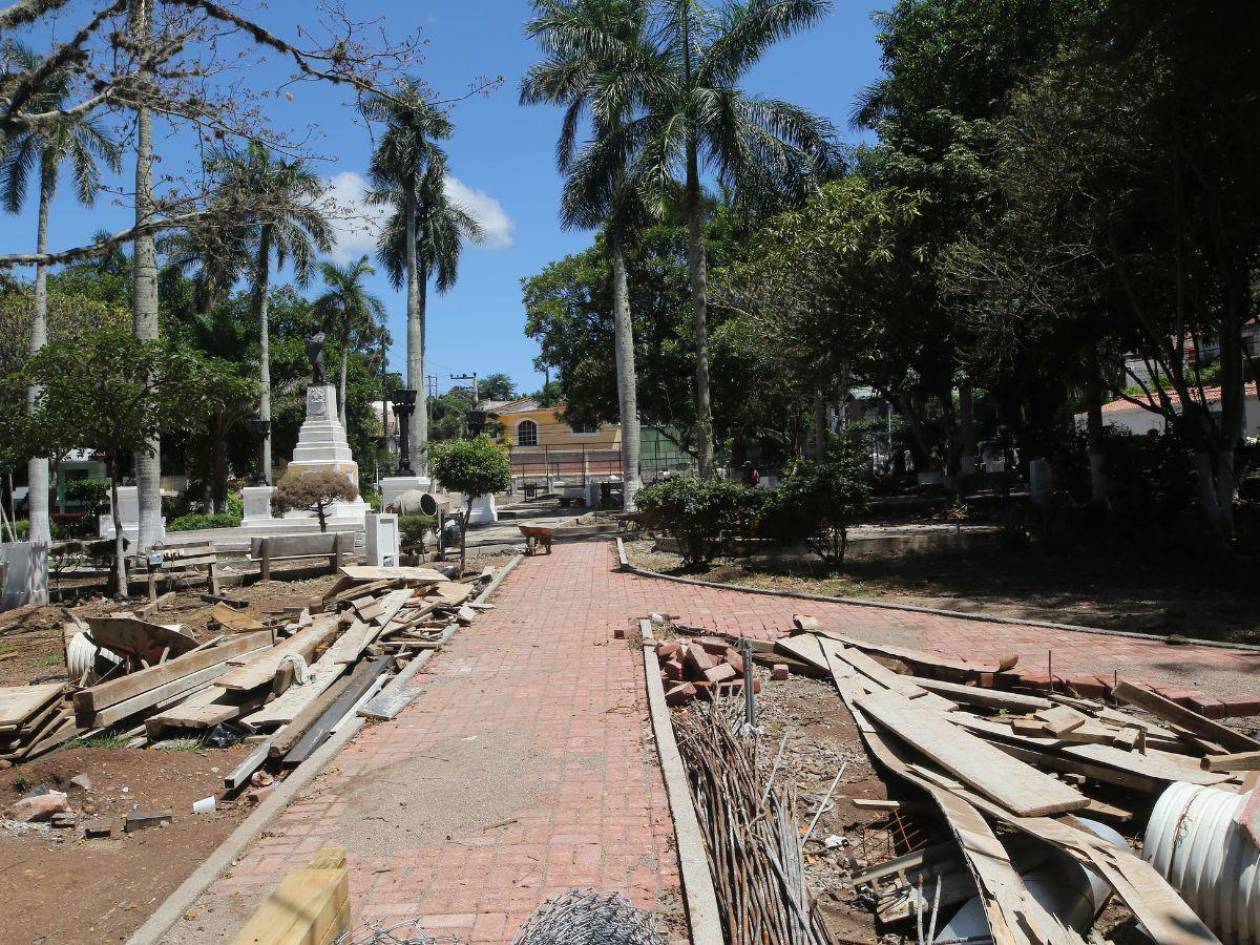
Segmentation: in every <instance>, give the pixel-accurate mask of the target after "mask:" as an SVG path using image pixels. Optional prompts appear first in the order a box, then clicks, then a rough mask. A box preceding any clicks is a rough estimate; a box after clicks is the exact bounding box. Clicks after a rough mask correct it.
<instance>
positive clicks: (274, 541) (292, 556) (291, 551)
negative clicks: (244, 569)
mask: <svg viewBox="0 0 1260 945" xmlns="http://www.w3.org/2000/svg"><path fill="white" fill-rule="evenodd" d="M353 553H354V533H353V532H324V533H321V534H319V535H276V536H274V537H270V538H251V539H250V541H249V556H250V558H251V559H252V560H254V561H260V562H262V564H261V579H262V580H264V581H270V580H271V563H272V562H273V561H298V560H301V559H303V558H327V559H328V567H329V568H331V569H332V571H333V573H334V574H335V573H337V570H338V569H339V568H340V567H341V566H342V565H343V564H345V561H346V559H347V558H349V556H350V555H352V554H353Z"/></svg>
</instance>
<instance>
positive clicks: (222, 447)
mask: <svg viewBox="0 0 1260 945" xmlns="http://www.w3.org/2000/svg"><path fill="white" fill-rule="evenodd" d="M209 433H210V482H211V487H210V511H211V512H213V513H215V514H219V513H222V512H226V511H227V428H226V426H225V425H224V423H223V422H222V419H221V418H216V420H215V422H214V423H212V424H211V425H210V430H209Z"/></svg>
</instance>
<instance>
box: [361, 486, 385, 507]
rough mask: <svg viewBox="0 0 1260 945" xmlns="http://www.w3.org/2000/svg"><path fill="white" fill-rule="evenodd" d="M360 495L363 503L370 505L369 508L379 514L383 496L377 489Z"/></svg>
mask: <svg viewBox="0 0 1260 945" xmlns="http://www.w3.org/2000/svg"><path fill="white" fill-rule="evenodd" d="M360 494H361V495H362V496H363V501H364V502H366V503H367V504H368V507H369V508H371V510H372V511H373V512H379V511H380V510H381V494H380V493H379V492H377V491H376V490H375V489H368V490H366V491H363V492H361V493H360Z"/></svg>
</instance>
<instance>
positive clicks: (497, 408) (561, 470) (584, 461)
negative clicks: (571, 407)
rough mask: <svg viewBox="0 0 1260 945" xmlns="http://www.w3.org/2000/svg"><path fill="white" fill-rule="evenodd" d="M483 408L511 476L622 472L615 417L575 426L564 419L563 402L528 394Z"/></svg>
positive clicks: (585, 475)
mask: <svg viewBox="0 0 1260 945" xmlns="http://www.w3.org/2000/svg"><path fill="white" fill-rule="evenodd" d="M482 409H483V410H484V411H485V412H486V415H487V420H490V421H495V422H497V423H498V426H499V431H500V437H501V440H502V442H503V443H505V444H506V445H507V447H508V449H509V451H510V454H511V458H512V475H513V477H514V478H517V479H521V478H527V479H532V478H542V477H547V476H552V477H554V476H561V477H574V478H576V477H581V478H582V479H583V480H585V479H587V478H599V479H602V478H607V477H609V476H614V475H615V476H620V475H621V427H620V426H618V425H617V424H615V423H603V424H597V425H595V426H592V427H586V428H579V427H575V426H572V425H570V424H569V422H568V421H567V420H565V419H564V404H563V403H559V404H556V405H554V406H551V407H544V406H542V405H541V404H539V403H538V401H537V400H535V399H534V398H532V397H518V398H517V399H516V400H506V401H489V402H487V403H484V404H483V405H482Z"/></svg>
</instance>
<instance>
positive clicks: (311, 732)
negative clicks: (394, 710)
mask: <svg viewBox="0 0 1260 945" xmlns="http://www.w3.org/2000/svg"><path fill="white" fill-rule="evenodd" d="M392 659H393V657H392V656H378V657H377V658H376V659H374V660H372V661H371V662H370V663H360V664H359V668H358V669H356V670H355V672H354V675H352V676H351V677H350V682H349V684H347V686H346V688H345V689H344V690H343V691H342V693H341V695H339V696H338V697H337V698H336V699H335V700H333V702H332V703H331V704H330V705H329V706H328V708H327V709H326V710H325V711H324V714H323V715H321V716H320V717H319V719H318V720H317V721H316V722H315V724H314V725H312V726H311V727H310V728H309V729H307V730H306V732H305V733H303V735H302V737H301V738H299V739H298V741H297V744H295V745H294V746H293V747H292V748H291V749H289V752H288V754H286V755H285V756H284V763H285V764H286V765H295V764H301V763H302V762H303V761H305V760H306V759H307V758H308V757H310V754H311V752H313V751H314V750H315V749H316V748H318V747H319V746H320V745H321V744H323V741H324V739H325V738H327V737H328V731H329V729H331V728H332V727H333V726H334V725H336V724H337V723H338V722H339V721H341V719H342V717H343V716H344V715H345V714H346V713H347V712H349V711H350V708H351V706H353V705H354V704H355V703H356V702H358V701H359V697H360V696H362V695H363V694H364V693H365V692H367V691H368V690H369V689H370V688H372V684H373V683H374V682H376V677H377V676H379V675H380V674H381V673H383V672H384V671H385V668H386V666H388V665H389V663H390V661H391V660H392Z"/></svg>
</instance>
